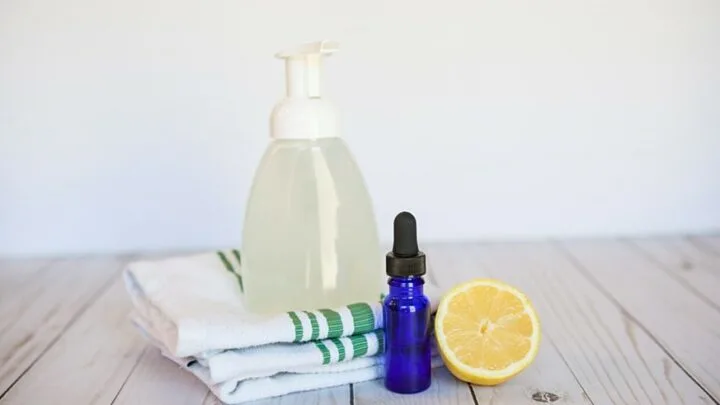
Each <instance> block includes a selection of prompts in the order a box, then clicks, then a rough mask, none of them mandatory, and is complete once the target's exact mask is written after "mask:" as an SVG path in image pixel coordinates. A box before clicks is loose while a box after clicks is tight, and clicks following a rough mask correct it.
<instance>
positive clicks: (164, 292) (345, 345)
mask: <svg viewBox="0 0 720 405" xmlns="http://www.w3.org/2000/svg"><path fill="white" fill-rule="evenodd" d="M240 265H241V260H240V253H239V252H238V251H237V250H230V251H218V252H210V253H205V254H196V255H190V256H183V257H175V258H169V259H162V260H154V261H138V262H134V263H131V264H130V265H129V266H128V267H127V268H126V269H125V271H124V273H123V275H124V279H125V283H126V287H127V290H128V292H129V294H130V297H131V300H132V302H133V306H134V312H133V316H132V318H133V323H134V324H135V325H136V326H137V327H138V329H139V330H140V331H141V332H142V334H143V336H145V337H146V338H147V339H148V341H149V342H151V343H152V344H153V345H155V346H157V347H158V348H159V349H160V350H161V351H162V353H163V354H164V355H165V356H166V357H168V358H169V359H171V360H172V361H175V362H176V363H178V364H179V365H181V366H182V367H183V368H185V369H187V370H188V371H190V372H192V373H193V374H194V375H195V376H197V377H198V378H199V379H200V380H202V381H203V382H204V383H205V384H207V385H208V387H209V388H210V389H211V390H212V392H213V393H214V394H215V395H216V396H217V397H218V398H219V399H220V400H221V401H223V402H225V403H228V404H237V403H241V402H245V401H250V400H255V399H260V398H266V397H273V396H279V395H284V394H288V393H291V392H298V391H305V390H311V389H318V388H325V387H331V386H336V385H343V384H347V383H353V382H360V381H366V380H371V379H375V378H378V377H381V376H382V372H383V370H382V356H381V355H379V354H380V353H382V350H383V344H384V342H383V338H384V334H383V330H382V326H383V320H382V304H381V297H380V296H378V300H377V301H376V302H363V303H352V304H350V305H347V306H345V307H341V308H334V309H318V310H314V311H291V312H287V313H282V314H277V315H273V316H260V315H255V314H252V313H250V312H248V311H247V310H246V309H245V307H244V306H243V299H242V287H243V286H242V272H241V268H240ZM425 291H426V294H427V295H428V296H429V297H430V300H431V302H432V303H433V310H434V309H435V305H436V304H437V302H438V298H439V295H438V294H439V289H437V288H436V287H435V286H433V285H431V284H430V283H427V284H426V287H425ZM434 357H435V359H434V365H435V366H437V365H440V364H441V362H440V360H439V358H438V357H437V356H434Z"/></svg>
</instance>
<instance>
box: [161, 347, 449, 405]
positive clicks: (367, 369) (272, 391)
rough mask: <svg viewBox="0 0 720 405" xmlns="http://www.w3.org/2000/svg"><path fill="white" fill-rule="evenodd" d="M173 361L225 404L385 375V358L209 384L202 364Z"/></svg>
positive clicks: (438, 361) (435, 364) (436, 364)
mask: <svg viewBox="0 0 720 405" xmlns="http://www.w3.org/2000/svg"><path fill="white" fill-rule="evenodd" d="M170 359H171V360H173V361H175V362H176V363H178V364H179V365H181V366H182V367H183V368H185V369H186V370H188V371H190V372H192V373H193V374H194V375H195V376H196V377H198V378H199V379H200V380H201V381H203V382H204V383H205V384H206V385H207V386H208V388H210V390H211V391H212V393H213V394H214V395H215V396H216V397H217V398H218V399H219V400H220V401H222V402H224V403H226V404H239V403H242V402H246V401H254V400H257V399H264V398H271V397H276V396H281V395H287V394H291V393H296V392H302V391H309V390H315V389H321V388H329V387H335V386H339V385H345V384H351V383H359V382H363V381H369V380H374V379H376V378H382V377H383V375H384V374H385V372H384V369H383V359H382V356H371V357H361V358H358V359H355V360H350V361H344V362H341V363H335V364H328V365H324V366H314V367H313V366H309V367H298V368H296V369H294V370H290V371H288V372H284V373H278V374H274V375H269V376H264V377H258V378H251V379H245V380H243V379H237V378H234V379H231V380H228V381H225V382H222V383H218V384H214V383H212V382H211V381H210V380H209V375H208V370H207V369H206V368H205V367H203V366H202V365H200V364H199V363H192V364H189V365H188V364H185V363H183V362H181V361H178V359H175V358H172V357H170ZM442 364H443V363H442V359H441V358H440V356H437V355H435V356H433V357H432V360H431V365H432V367H439V366H442Z"/></svg>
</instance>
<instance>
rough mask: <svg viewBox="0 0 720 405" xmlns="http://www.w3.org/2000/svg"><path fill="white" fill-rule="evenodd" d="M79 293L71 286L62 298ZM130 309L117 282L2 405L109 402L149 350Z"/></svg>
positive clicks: (88, 275) (29, 373) (118, 280)
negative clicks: (135, 324) (135, 328)
mask: <svg viewBox="0 0 720 405" xmlns="http://www.w3.org/2000/svg"><path fill="white" fill-rule="evenodd" d="M91 273H92V272H87V273H86V274H84V277H91ZM76 281H78V282H79V280H76ZM80 292H81V291H80V290H79V289H75V290H73V289H71V288H67V289H64V290H63V293H64V294H63V295H65V296H68V297H70V296H72V295H73V293H75V294H78V293H80ZM129 310H130V303H129V301H128V298H127V294H126V292H125V289H124V287H123V284H122V282H121V280H120V279H119V278H117V279H116V280H115V282H114V283H113V284H112V286H111V287H110V288H109V289H108V290H106V291H105V292H104V293H103V294H102V296H101V297H100V298H99V299H98V300H97V302H95V304H94V305H93V306H92V307H91V308H89V309H88V310H87V311H86V312H85V313H84V314H82V315H81V316H80V318H78V320H77V322H75V323H74V324H73V325H72V326H71V327H70V328H69V329H68V330H67V331H66V332H65V334H64V335H63V336H62V337H60V339H59V340H58V341H57V343H56V344H54V345H52V347H50V348H49V349H48V350H47V352H46V353H45V354H44V355H43V356H42V357H41V358H40V359H39V360H38V361H37V363H36V364H35V365H34V366H33V367H32V368H31V369H30V370H29V371H28V372H27V373H26V374H25V375H24V376H23V378H22V379H21V380H20V381H18V382H17V384H15V386H14V387H13V388H12V389H11V390H10V391H9V392H8V393H7V395H6V396H5V397H3V398H2V399H1V400H0V404H3V405H5V404H18V405H24V404H59V405H65V404H67V405H78V404H103V405H106V404H110V403H111V402H112V400H113V398H114V397H115V395H116V394H117V392H118V391H119V390H120V387H121V386H122V385H123V383H124V382H125V380H126V379H127V378H128V376H129V374H130V371H131V370H132V369H133V367H134V366H135V365H136V364H137V362H138V360H139V358H140V355H141V353H142V351H143V349H144V348H145V347H146V346H145V342H144V341H143V340H142V339H141V337H140V335H139V334H138V333H137V332H136V331H135V330H133V327H132V325H131V324H130V323H129V321H128V312H129Z"/></svg>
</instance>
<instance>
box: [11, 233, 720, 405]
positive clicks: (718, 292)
mask: <svg viewBox="0 0 720 405" xmlns="http://www.w3.org/2000/svg"><path fill="white" fill-rule="evenodd" d="M424 250H425V252H426V253H427V255H428V260H429V262H430V266H431V268H432V273H431V274H430V277H431V278H432V279H433V280H434V281H435V282H436V283H437V284H439V285H441V286H450V285H452V284H454V283H457V282H460V281H462V280H465V279H468V278H471V277H479V276H491V277H497V278H500V279H503V280H505V281H507V282H509V283H512V284H514V285H516V286H518V287H519V288H521V289H522V290H524V291H525V292H526V293H527V294H528V295H529V297H530V298H531V300H532V301H534V304H535V306H536V307H537V309H538V311H539V315H540V320H541V322H542V327H543V340H542V346H541V348H540V353H539V355H538V357H537V359H536V361H535V362H534V363H533V365H532V366H531V367H530V368H529V369H528V370H526V371H525V372H524V373H522V374H521V375H519V376H518V377H516V378H515V379H513V380H511V381H510V382H508V383H506V384H504V385H501V386H498V387H495V388H488V387H475V386H470V385H468V384H464V383H461V382H458V381H457V380H455V379H454V378H452V376H451V375H450V374H449V373H448V372H447V370H446V369H445V368H440V369H438V370H437V371H436V372H435V374H434V380H433V384H432V387H431V388H430V389H429V390H428V391H426V392H424V393H421V394H417V395H411V396H401V395H394V394H391V393H389V392H388V391H385V390H384V389H383V388H382V385H381V383H380V381H370V382H365V383H360V384H354V385H352V386H341V387H337V388H333V389H327V390H318V391H311V392H306V393H300V394H294V395H288V396H285V397H281V398H277V399H273V400H265V401H259V402H255V403H254V404H258V403H262V404H306V403H307V404H341V405H346V404H356V405H361V404H380V403H382V404H388V403H392V404H413V405H415V404H495V405H503V404H513V405H514V404H540V403H548V402H553V403H556V404H595V405H600V404H652V405H659V404H670V405H677V404H718V403H719V401H720V236H718V237H676V238H655V239H643V240H597V241H573V242H546V243H528V244H524V243H517V244H472V243H467V244H447V245H431V246H424ZM131 259H133V257H87V258H77V259H58V260H1V261H0V405H8V404H17V405H36V404H38V405H41V404H53V405H65V404H68V405H70V404H72V405H80V404H101V405H107V404H118V405H120V404H133V405H144V404H152V405H164V404H168V405H181V404H188V405H203V404H214V403H216V400H215V399H214V397H213V396H212V395H211V394H209V393H208V391H207V389H206V388H205V387H204V386H203V385H202V384H200V383H199V382H198V381H196V379H195V378H194V377H192V376H190V375H189V374H187V373H186V372H184V371H182V370H180V369H178V368H177V367H176V366H175V365H174V364H172V363H171V362H170V361H167V360H165V359H164V358H162V357H161V356H160V355H159V354H158V352H157V351H156V350H154V349H151V348H150V347H148V346H147V345H146V343H145V342H144V341H143V340H142V339H141V338H140V336H139V335H138V334H137V333H136V331H135V330H134V329H133V328H132V327H131V325H130V323H129V322H128V318H127V315H128V311H129V308H130V303H129V301H128V299H127V295H126V293H125V290H124V288H123V285H122V284H121V281H120V278H119V277H118V276H119V270H120V269H121V267H122V265H123V264H124V263H125V262H126V261H127V260H131Z"/></svg>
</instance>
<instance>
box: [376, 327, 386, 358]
mask: <svg viewBox="0 0 720 405" xmlns="http://www.w3.org/2000/svg"><path fill="white" fill-rule="evenodd" d="M375 336H377V340H378V353H383V352H384V351H385V331H384V330H383V329H378V330H376V331H375Z"/></svg>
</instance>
